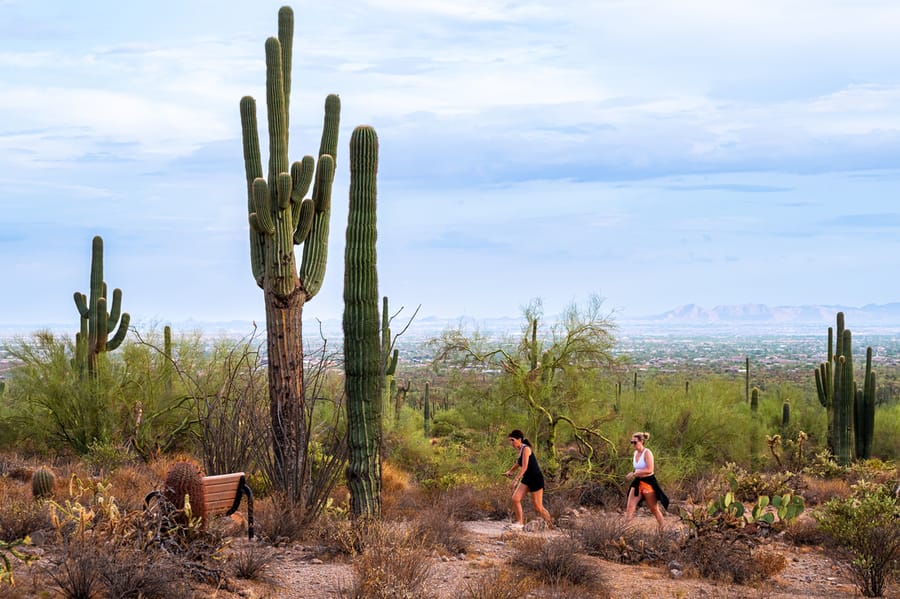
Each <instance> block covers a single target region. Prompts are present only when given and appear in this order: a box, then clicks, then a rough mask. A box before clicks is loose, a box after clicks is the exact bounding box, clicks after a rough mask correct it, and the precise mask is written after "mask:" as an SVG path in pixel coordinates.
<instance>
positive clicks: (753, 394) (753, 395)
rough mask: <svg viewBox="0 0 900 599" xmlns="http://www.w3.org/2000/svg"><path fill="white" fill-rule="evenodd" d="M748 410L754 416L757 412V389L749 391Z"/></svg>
mask: <svg viewBox="0 0 900 599" xmlns="http://www.w3.org/2000/svg"><path fill="white" fill-rule="evenodd" d="M750 410H751V411H752V412H753V413H754V414H755V413H756V412H757V411H759V389H758V388H757V387H753V389H751V390H750Z"/></svg>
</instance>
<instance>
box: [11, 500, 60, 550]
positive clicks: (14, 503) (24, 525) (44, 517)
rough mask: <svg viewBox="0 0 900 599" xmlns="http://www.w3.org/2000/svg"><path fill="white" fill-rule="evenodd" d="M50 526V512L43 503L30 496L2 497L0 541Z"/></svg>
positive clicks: (18, 537) (30, 533)
mask: <svg viewBox="0 0 900 599" xmlns="http://www.w3.org/2000/svg"><path fill="white" fill-rule="evenodd" d="M52 528H53V525H52V523H51V521H50V512H49V510H48V508H47V506H46V505H45V504H43V503H39V502H36V501H34V500H33V499H31V498H18V497H3V500H2V505H0V541H7V542H8V541H15V540H16V539H23V538H25V537H27V536H29V535H33V534H34V533H36V532H37V531H41V530H47V531H49V530H52Z"/></svg>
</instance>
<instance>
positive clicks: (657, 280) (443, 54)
mask: <svg viewBox="0 0 900 599" xmlns="http://www.w3.org/2000/svg"><path fill="white" fill-rule="evenodd" d="M281 4H283V2H270V1H268V0H256V1H255V2H237V1H234V0H216V1H215V2H211V1H207V0H195V1H194V0H192V1H187V0H177V1H173V0H155V1H154V2H128V3H123V2H120V1H115V2H114V1H107V0H103V1H99V0H80V1H79V2H77V3H74V2H70V1H68V0H48V1H45V2H34V1H31V0H0V114H2V117H0V211H2V214H3V216H2V220H0V223H2V227H0V258H2V264H3V273H4V276H3V281H4V285H3V290H4V291H3V293H0V322H2V323H26V324H31V323H67V322H71V323H72V327H73V330H74V329H75V328H77V322H78V317H77V312H76V309H75V305H74V302H73V300H72V294H73V293H74V292H75V291H81V292H85V293H86V292H88V291H89V277H90V254H91V239H92V237H93V236H94V235H101V236H102V237H103V239H104V246H105V256H104V266H105V272H104V275H105V279H106V281H107V283H108V285H109V287H110V288H114V287H119V288H121V289H122V290H123V302H122V308H123V310H125V311H127V312H129V313H130V314H131V315H132V320H133V322H136V323H159V322H179V321H184V320H187V319H192V320H197V321H228V320H251V319H252V320H256V321H257V322H263V321H264V314H265V311H264V306H263V298H262V292H261V291H260V289H259V288H258V287H257V286H256V284H255V283H254V281H253V279H252V276H251V272H250V257H249V256H250V254H249V243H248V237H249V234H248V222H247V208H246V206H247V198H246V184H245V180H244V166H243V155H242V148H241V131H240V119H239V112H238V103H239V100H240V98H241V97H242V96H244V95H252V96H254V97H255V98H257V100H258V102H259V106H260V109H261V114H260V115H259V118H260V122H261V127H263V126H264V123H265V114H264V112H265V111H264V109H262V108H263V106H264V104H265V101H264V97H265V57H264V49H263V45H264V42H265V39H266V38H267V37H268V36H271V35H275V34H276V33H277V11H278V8H279V6H281ZM291 6H292V8H293V9H294V12H295V22H296V31H295V36H294V39H295V42H294V53H293V54H294V63H293V77H292V79H293V91H292V97H291V130H290V156H291V160H299V159H300V158H301V157H302V156H303V155H305V154H311V153H314V152H315V151H316V149H317V148H318V140H319V135H320V130H321V122H322V116H323V105H324V100H325V96H326V95H327V94H329V93H337V94H339V95H340V96H341V103H342V115H341V133H340V142H339V150H338V157H337V176H336V180H335V186H334V193H333V197H332V206H333V209H332V221H331V236H330V243H329V259H328V267H327V271H326V275H325V282H324V285H323V287H322V289H321V291H320V292H319V294H318V295H317V296H315V297H314V298H313V299H312V300H311V301H310V302H309V303H308V304H307V306H306V309H305V313H304V314H305V317H306V318H307V319H308V318H320V319H331V318H340V316H341V312H342V309H343V299H342V286H343V261H344V232H345V229H346V223H347V204H348V185H349V174H348V161H347V152H348V145H349V139H350V132H351V131H352V130H353V128H354V127H355V126H356V125H360V124H368V125H372V126H373V127H374V128H375V129H376V131H377V132H378V137H379V145H380V154H379V173H378V216H377V218H378V270H379V291H380V294H381V295H387V296H389V297H390V301H391V305H392V307H397V308H399V307H400V306H404V307H406V310H408V311H411V310H412V309H414V308H415V307H416V306H419V305H420V306H421V309H420V312H419V314H420V315H421V316H437V317H446V318H455V317H460V316H470V317H498V316H516V315H519V314H520V313H521V309H522V307H523V306H525V305H526V304H528V303H529V302H530V301H532V300H533V299H536V298H540V299H541V300H542V302H543V306H544V310H545V312H547V313H554V312H558V311H561V310H562V309H563V308H564V307H565V306H567V305H569V304H570V303H572V302H576V303H578V304H586V302H587V301H588V298H589V297H590V296H591V295H592V294H596V295H599V296H601V297H603V298H605V304H604V306H606V307H607V308H609V309H610V310H613V311H615V312H616V313H617V314H618V315H619V317H620V318H637V317H640V316H642V315H651V314H658V313H661V312H664V311H666V310H669V309H671V308H674V307H676V306H680V305H682V304H688V303H695V304H699V305H701V306H704V307H707V308H712V307H715V306H718V305H732V304H744V303H761V304H768V305H772V306H778V305H804V304H823V305H845V306H863V305H866V304H883V303H890V302H896V301H900V277H898V276H897V275H898V272H900V268H898V266H900V235H898V233H900V203H898V201H897V196H898V195H900V193H898V192H900V69H898V66H897V65H898V63H897V56H900V36H898V35H897V31H898V30H900V3H896V2H894V1H893V0H884V1H880V0H809V1H807V0H789V1H784V0H752V1H744V0H731V1H729V2H721V1H720V0H693V1H692V0H679V1H677V2H676V1H665V0H652V1H650V0H647V1H645V0H593V1H590V2H586V1H584V0H552V1H551V0H535V1H502V0H416V1H415V2H409V1H407V0H353V1H340V0H335V1H333V2H308V1H306V0H298V1H297V2H295V3H293V4H292V5H291ZM261 137H263V138H264V137H265V135H264V134H261ZM267 155H268V152H267V149H266V148H263V158H264V160H265V159H266V156H267ZM298 249H300V248H298ZM300 254H301V252H300V251H298V257H299V256H300ZM407 313H409V312H407Z"/></svg>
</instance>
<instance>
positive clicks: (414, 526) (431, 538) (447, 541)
mask: <svg viewBox="0 0 900 599" xmlns="http://www.w3.org/2000/svg"><path fill="white" fill-rule="evenodd" d="M410 528H411V532H412V534H413V536H414V537H415V538H417V539H419V541H420V542H421V543H422V544H423V545H425V546H426V547H433V548H435V549H439V550H442V551H443V552H447V553H451V554H454V555H456V554H459V553H465V552H466V550H467V549H468V548H469V544H470V539H469V536H468V535H467V534H466V532H465V529H463V527H462V522H460V521H459V520H458V519H457V518H456V517H455V515H454V514H453V513H452V512H448V511H445V510H442V509H441V508H440V506H436V508H435V509H431V510H427V511H425V512H423V513H421V514H420V515H419V517H418V518H416V519H415V520H413V522H412V523H411V525H410Z"/></svg>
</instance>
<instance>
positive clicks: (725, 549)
mask: <svg viewBox="0 0 900 599" xmlns="http://www.w3.org/2000/svg"><path fill="white" fill-rule="evenodd" d="M681 555H682V558H683V559H684V561H685V562H686V563H687V565H688V567H689V568H691V569H692V570H694V571H696V572H697V573H698V574H699V575H700V576H702V577H704V578H711V579H713V580H719V581H723V582H727V583H736V584H746V583H750V582H757V581H760V580H765V579H767V578H770V577H772V576H774V575H775V574H777V573H778V572H780V571H781V570H783V569H784V567H785V565H786V560H785V559H784V557H783V556H780V555H779V554H777V553H774V552H771V551H766V550H757V549H755V548H754V544H753V543H752V542H751V541H750V540H748V539H747V537H746V536H744V535H739V534H734V533H730V534H729V533H727V532H724V531H723V532H715V533H710V534H704V535H700V536H696V537H692V538H689V539H688V540H687V541H686V542H685V544H684V546H683V547H682V552H681Z"/></svg>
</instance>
